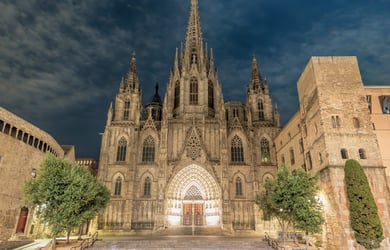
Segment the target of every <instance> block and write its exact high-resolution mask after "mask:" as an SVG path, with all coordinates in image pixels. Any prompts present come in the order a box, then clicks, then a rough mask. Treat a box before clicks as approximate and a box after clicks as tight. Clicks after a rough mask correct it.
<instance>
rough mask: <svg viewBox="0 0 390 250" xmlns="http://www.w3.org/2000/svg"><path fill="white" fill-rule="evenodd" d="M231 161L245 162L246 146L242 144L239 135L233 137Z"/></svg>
mask: <svg viewBox="0 0 390 250" xmlns="http://www.w3.org/2000/svg"><path fill="white" fill-rule="evenodd" d="M231 161H232V162H233V163H243V162H244V148H243V145H242V141H241V138H240V137H238V136H237V135H236V136H234V137H233V139H232V144H231Z"/></svg>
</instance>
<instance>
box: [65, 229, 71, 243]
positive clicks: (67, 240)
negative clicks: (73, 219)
mask: <svg viewBox="0 0 390 250" xmlns="http://www.w3.org/2000/svg"><path fill="white" fill-rule="evenodd" d="M69 237H70V230H69V231H68V232H66V244H69Z"/></svg>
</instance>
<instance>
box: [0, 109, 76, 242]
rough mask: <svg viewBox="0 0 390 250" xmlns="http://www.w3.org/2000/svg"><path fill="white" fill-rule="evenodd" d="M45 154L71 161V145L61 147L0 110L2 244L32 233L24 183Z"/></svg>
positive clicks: (24, 122) (31, 176)
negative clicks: (24, 195) (23, 190)
mask: <svg viewBox="0 0 390 250" xmlns="http://www.w3.org/2000/svg"><path fill="white" fill-rule="evenodd" d="M65 150H66V151H65ZM48 152H50V153H53V154H54V155H56V156H59V157H64V156H65V154H67V156H68V157H71V158H72V155H73V160H74V147H73V146H65V147H64V148H63V147H61V146H60V145H59V144H58V143H57V141H56V140H55V139H54V138H53V137H52V136H51V135H49V134H48V133H46V132H44V131H42V130H41V129H39V128H38V127H36V126H34V125H32V124H31V123H29V122H27V121H25V120H24V119H22V118H20V117H18V116H16V115H15V114H13V113H11V112H9V111H7V110H5V109H4V108H2V107H0V173H1V181H0V190H1V191H0V200H1V202H0V240H1V241H5V240H8V239H9V238H10V237H11V236H14V235H15V234H21V235H29V234H31V233H33V232H34V225H33V223H32V219H33V216H32V215H33V213H31V208H27V207H25V206H24V203H23V192H22V189H23V183H24V182H25V181H26V180H28V179H29V178H34V177H35V175H36V173H37V171H39V166H40V163H41V161H42V160H43V158H44V157H45V155H46V154H47V153H48ZM72 152H73V153H72Z"/></svg>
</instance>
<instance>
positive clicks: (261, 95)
mask: <svg viewBox="0 0 390 250" xmlns="http://www.w3.org/2000/svg"><path fill="white" fill-rule="evenodd" d="M247 109H248V111H249V113H250V114H249V115H248V117H249V118H250V122H252V123H253V124H254V125H256V124H257V125H260V126H271V125H272V126H274V125H275V124H277V123H280V121H279V120H280V118H279V111H277V112H274V110H273V108H272V98H271V96H270V95H269V88H268V81H267V80H266V79H263V78H262V77H261V74H260V70H259V65H258V63H257V59H256V56H255V55H253V59H252V72H251V78H250V82H249V87H248V92H247Z"/></svg>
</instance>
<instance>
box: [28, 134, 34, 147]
mask: <svg viewBox="0 0 390 250" xmlns="http://www.w3.org/2000/svg"><path fill="white" fill-rule="evenodd" d="M33 144H34V136H32V135H30V137H29V138H28V145H31V146H32V145H33Z"/></svg>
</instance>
